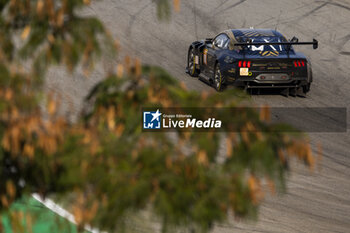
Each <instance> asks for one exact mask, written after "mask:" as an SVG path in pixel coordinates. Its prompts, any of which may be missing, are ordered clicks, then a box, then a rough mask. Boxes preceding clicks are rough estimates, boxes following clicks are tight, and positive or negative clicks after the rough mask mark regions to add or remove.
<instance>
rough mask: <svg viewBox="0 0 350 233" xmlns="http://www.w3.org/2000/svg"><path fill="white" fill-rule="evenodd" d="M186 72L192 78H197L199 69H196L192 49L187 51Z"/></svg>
mask: <svg viewBox="0 0 350 233" xmlns="http://www.w3.org/2000/svg"><path fill="white" fill-rule="evenodd" d="M187 72H188V74H189V75H191V76H192V77H198V75H199V69H197V67H196V56H195V54H194V50H193V48H191V49H190V50H189V51H188V56H187Z"/></svg>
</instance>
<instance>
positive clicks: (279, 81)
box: [225, 72, 308, 88]
mask: <svg viewBox="0 0 350 233" xmlns="http://www.w3.org/2000/svg"><path fill="white" fill-rule="evenodd" d="M225 79H226V82H227V84H233V85H235V86H247V87H248V88H298V87H301V86H303V85H306V84H307V83H308V77H307V76H301V77H295V76H293V75H292V73H291V72H285V73H283V72H278V73H277V72H271V73H254V74H253V75H252V76H239V75H238V76H236V77H230V76H229V75H228V76H226V77H225Z"/></svg>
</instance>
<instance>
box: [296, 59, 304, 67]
mask: <svg viewBox="0 0 350 233" xmlns="http://www.w3.org/2000/svg"><path fill="white" fill-rule="evenodd" d="M293 64H294V67H305V61H304V60H296V61H294V62H293Z"/></svg>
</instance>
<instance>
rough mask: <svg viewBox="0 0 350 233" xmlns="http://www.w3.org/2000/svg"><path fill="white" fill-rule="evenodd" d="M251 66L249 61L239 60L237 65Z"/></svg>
mask: <svg viewBox="0 0 350 233" xmlns="http://www.w3.org/2000/svg"><path fill="white" fill-rule="evenodd" d="M251 66H252V62H251V61H239V62H238V67H245V68H250V67H251Z"/></svg>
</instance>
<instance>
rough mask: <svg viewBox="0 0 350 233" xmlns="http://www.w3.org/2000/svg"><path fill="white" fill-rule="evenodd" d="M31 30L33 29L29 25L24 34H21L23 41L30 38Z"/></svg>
mask: <svg viewBox="0 0 350 233" xmlns="http://www.w3.org/2000/svg"><path fill="white" fill-rule="evenodd" d="M30 29H31V27H30V26H29V25H27V26H26V27H25V28H24V29H23V31H22V34H21V38H22V40H25V39H27V37H28V36H29V34H30Z"/></svg>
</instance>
